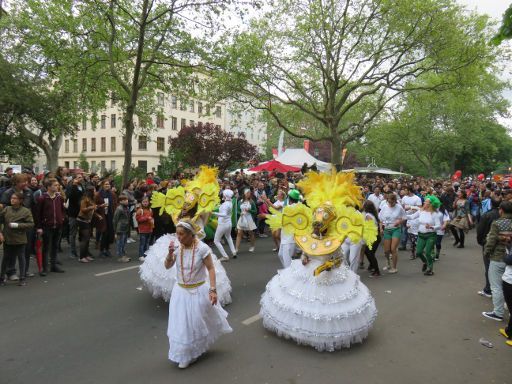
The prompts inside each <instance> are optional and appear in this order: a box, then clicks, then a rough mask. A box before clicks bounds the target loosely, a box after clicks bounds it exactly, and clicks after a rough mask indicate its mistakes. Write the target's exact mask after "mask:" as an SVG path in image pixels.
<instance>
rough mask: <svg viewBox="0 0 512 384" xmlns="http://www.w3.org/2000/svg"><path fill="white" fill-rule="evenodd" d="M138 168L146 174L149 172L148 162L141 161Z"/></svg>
mask: <svg viewBox="0 0 512 384" xmlns="http://www.w3.org/2000/svg"><path fill="white" fill-rule="evenodd" d="M137 166H138V167H139V168H140V169H141V170H142V171H144V173H146V172H147V171H148V162H147V161H146V160H139V161H138V162H137Z"/></svg>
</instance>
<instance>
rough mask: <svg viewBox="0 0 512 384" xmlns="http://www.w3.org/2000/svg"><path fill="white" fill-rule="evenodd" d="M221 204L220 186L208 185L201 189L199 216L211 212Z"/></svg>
mask: <svg viewBox="0 0 512 384" xmlns="http://www.w3.org/2000/svg"><path fill="white" fill-rule="evenodd" d="M219 203H220V199H219V188H218V185H217V186H215V185H214V184H207V185H205V186H204V187H202V189H201V193H200V194H199V201H198V207H197V214H200V213H203V212H211V211H213V210H214V209H215V207H216V206H217V205H218V204H219Z"/></svg>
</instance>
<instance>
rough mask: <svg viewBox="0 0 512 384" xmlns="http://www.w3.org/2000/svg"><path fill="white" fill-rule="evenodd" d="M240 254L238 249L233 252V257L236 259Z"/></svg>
mask: <svg viewBox="0 0 512 384" xmlns="http://www.w3.org/2000/svg"><path fill="white" fill-rule="evenodd" d="M237 256H238V251H236V252H235V253H233V259H236V257H237Z"/></svg>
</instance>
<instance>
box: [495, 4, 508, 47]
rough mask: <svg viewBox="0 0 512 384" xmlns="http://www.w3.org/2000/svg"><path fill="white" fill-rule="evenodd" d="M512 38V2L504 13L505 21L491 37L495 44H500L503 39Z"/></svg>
mask: <svg viewBox="0 0 512 384" xmlns="http://www.w3.org/2000/svg"><path fill="white" fill-rule="evenodd" d="M508 39H512V4H510V6H509V7H508V8H507V10H506V11H505V13H504V14H503V22H502V24H501V26H500V29H499V30H498V33H497V34H496V35H495V36H494V37H493V38H492V39H491V43H493V44H494V45H500V44H501V42H502V41H503V40H508Z"/></svg>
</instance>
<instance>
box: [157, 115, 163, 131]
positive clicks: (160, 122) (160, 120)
mask: <svg viewBox="0 0 512 384" xmlns="http://www.w3.org/2000/svg"><path fill="white" fill-rule="evenodd" d="M156 127H157V128H163V127H164V115H162V114H161V113H159V114H158V115H157V116H156Z"/></svg>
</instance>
